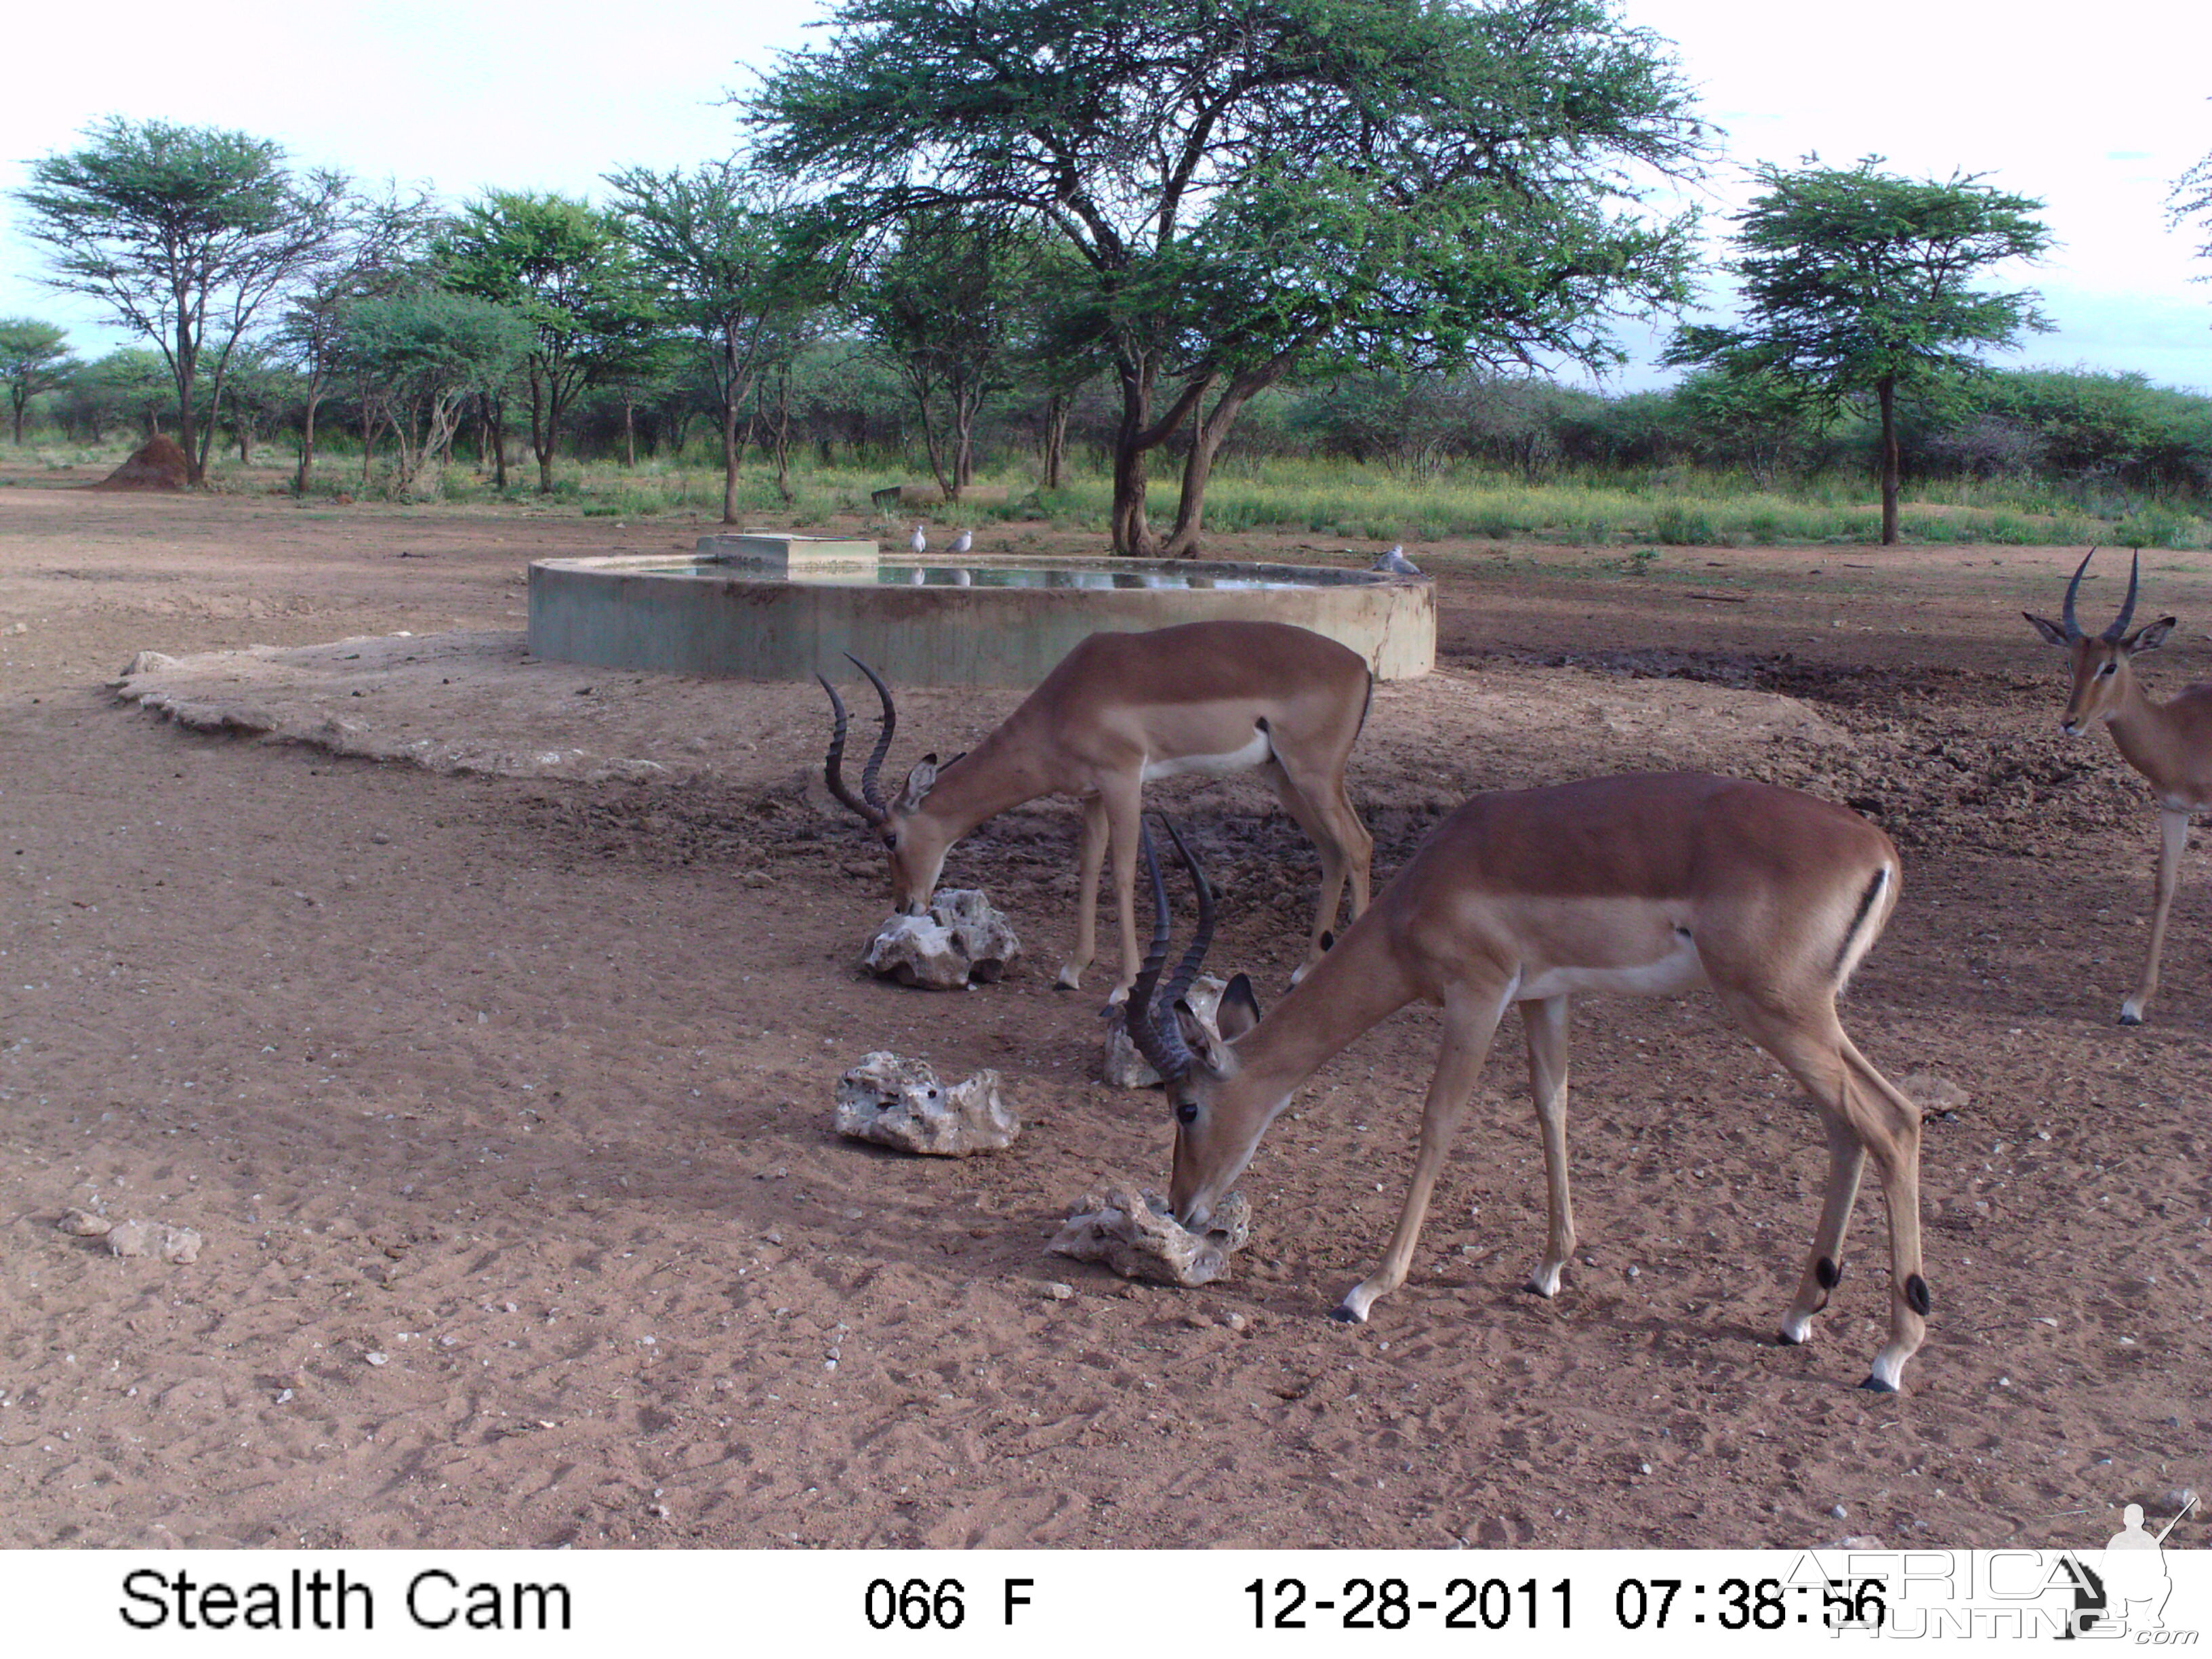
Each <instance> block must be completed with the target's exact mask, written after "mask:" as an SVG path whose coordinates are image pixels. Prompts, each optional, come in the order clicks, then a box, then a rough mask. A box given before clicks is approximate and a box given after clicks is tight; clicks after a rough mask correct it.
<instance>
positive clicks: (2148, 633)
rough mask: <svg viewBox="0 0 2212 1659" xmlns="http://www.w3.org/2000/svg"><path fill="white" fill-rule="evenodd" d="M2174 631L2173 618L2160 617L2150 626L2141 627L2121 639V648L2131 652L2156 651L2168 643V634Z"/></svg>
mask: <svg viewBox="0 0 2212 1659" xmlns="http://www.w3.org/2000/svg"><path fill="white" fill-rule="evenodd" d="M2172 632H2173V618H2172V617H2160V618H2159V619H2158V620H2157V621H2156V622H2154V623H2152V624H2151V625H2150V626H2149V627H2148V628H2139V629H2136V631H2135V632H2134V633H2133V634H2132V635H2130V636H2129V637H2128V638H2126V639H2124V640H2123V641H2120V649H2121V650H2123V651H2125V652H2128V653H2130V654H2134V653H2141V652H2144V651H2155V650H2157V649H2158V648H2159V647H2160V646H2161V645H2164V644H2165V643H2166V635H2168V634H2171V633H2172Z"/></svg>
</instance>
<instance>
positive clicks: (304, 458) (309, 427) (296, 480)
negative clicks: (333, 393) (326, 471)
mask: <svg viewBox="0 0 2212 1659" xmlns="http://www.w3.org/2000/svg"><path fill="white" fill-rule="evenodd" d="M322 401H323V382H322V376H321V375H319V374H315V375H311V376H309V377H308V380H307V414H306V416H305V417H304V418H303V419H302V420H301V422H300V467H299V471H296V472H295V473H294V474H293V475H292V493H293V494H294V495H306V494H307V485H308V483H309V482H310V481H311V480H312V479H313V477H314V475H315V410H316V408H317V406H318V405H319V404H321V402H322Z"/></svg>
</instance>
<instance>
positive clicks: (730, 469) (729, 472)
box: [722, 387, 738, 524]
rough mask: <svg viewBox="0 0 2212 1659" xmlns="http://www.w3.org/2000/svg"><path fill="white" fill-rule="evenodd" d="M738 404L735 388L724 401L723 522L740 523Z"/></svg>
mask: <svg viewBox="0 0 2212 1659" xmlns="http://www.w3.org/2000/svg"><path fill="white" fill-rule="evenodd" d="M737 521H738V402H737V392H736V389H735V388H734V387H733V388H732V390H731V393H730V395H729V396H728V397H727V398H724V399H723V401H722V522H723V523H724V524H735V523H736V522H737Z"/></svg>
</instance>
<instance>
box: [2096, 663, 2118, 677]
mask: <svg viewBox="0 0 2212 1659" xmlns="http://www.w3.org/2000/svg"><path fill="white" fill-rule="evenodd" d="M2115 666H2116V665H2114V664H2112V663H2106V665H2104V666H2103V667H2102V668H2100V669H2099V670H2098V671H2097V678H2099V679H2100V680H2101V679H2103V678H2105V677H2106V675H2108V674H2110V673H2111V672H2112V670H2113V668H2114V667H2115Z"/></svg>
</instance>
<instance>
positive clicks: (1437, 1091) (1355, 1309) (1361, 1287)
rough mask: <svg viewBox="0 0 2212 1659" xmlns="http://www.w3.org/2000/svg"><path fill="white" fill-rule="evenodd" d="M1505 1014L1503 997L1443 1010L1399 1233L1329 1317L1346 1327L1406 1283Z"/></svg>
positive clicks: (1449, 1005) (1450, 1003)
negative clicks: (1439, 1049) (1446, 1164)
mask: <svg viewBox="0 0 2212 1659" xmlns="http://www.w3.org/2000/svg"><path fill="white" fill-rule="evenodd" d="M1504 1012H1505V1000H1504V996H1503V995H1497V996H1494V997H1492V999H1491V1000H1489V1001H1488V1002H1487V1003H1486V1004H1483V1005H1481V1006H1471V1005H1470V1004H1468V1003H1466V1002H1463V1001H1462V1000H1459V999H1458V998H1454V999H1453V1000H1449V1001H1448V1002H1447V1003H1446V1004H1445V1006H1444V1041H1443V1051H1442V1052H1441V1053H1440V1054H1437V1071H1436V1075H1435V1076H1434V1077H1432V1078H1431V1079H1429V1098H1428V1102H1427V1103H1426V1104H1425V1106H1423V1107H1422V1109H1421V1150H1420V1152H1419V1154H1418V1155H1417V1156H1416V1157H1415V1158H1414V1160H1413V1182H1412V1184H1411V1185H1409V1186H1408V1187H1407V1189H1406V1204H1405V1207H1404V1208H1403V1209H1402V1210H1401V1211H1400V1212H1398V1229H1397V1231H1395V1233H1393V1234H1392V1235H1391V1236H1390V1248H1389V1250H1388V1251H1386V1252H1385V1253H1384V1255H1383V1265H1382V1266H1381V1267H1377V1268H1376V1270H1375V1271H1374V1272H1373V1273H1370V1274H1369V1275H1368V1276H1367V1277H1366V1278H1365V1279H1361V1280H1360V1281H1359V1283H1358V1284H1357V1285H1353V1286H1352V1288H1351V1289H1350V1290H1349V1291H1346V1292H1345V1293H1344V1300H1343V1301H1342V1302H1340V1303H1339V1304H1337V1305H1336V1307H1335V1308H1334V1310H1332V1311H1331V1312H1330V1315H1329V1317H1330V1318H1332V1319H1335V1320H1340V1321H1342V1322H1346V1323H1352V1322H1362V1321H1364V1320H1365V1319H1366V1317H1367V1310H1369V1309H1370V1308H1372V1307H1373V1306H1374V1305H1375V1304H1376V1302H1377V1301H1378V1300H1379V1299H1380V1298H1382V1297H1386V1296H1388V1295H1389V1294H1390V1292H1391V1291H1395V1290H1396V1289H1397V1288H1398V1287H1399V1286H1400V1285H1402V1284H1404V1283H1405V1282H1406V1273H1407V1269H1408V1268H1409V1267H1411V1266H1412V1264H1413V1246H1414V1244H1415V1243H1417V1242H1418V1241H1419V1238H1420V1236H1421V1222H1422V1220H1423V1219H1424V1218H1425V1217H1426V1216H1427V1214H1428V1212H1429V1196H1430V1194H1431V1193H1433V1192H1434V1191H1435V1190H1436V1184H1437V1176H1438V1175H1439V1174H1440V1173H1441V1172H1442V1171H1443V1166H1444V1156H1445V1154H1446V1153H1448V1152H1450V1150H1451V1139H1452V1132H1453V1131H1454V1130H1455V1129H1456V1128H1457V1127H1459V1121H1460V1118H1461V1116H1462V1115H1463V1114H1464V1113H1465V1112H1466V1110H1467V1103H1468V1100H1469V1099H1471V1098H1472V1097H1473V1096H1474V1085H1475V1082H1476V1079H1479V1078H1480V1077H1481V1075H1482V1065H1483V1061H1484V1060H1487V1059H1488V1058H1489V1057H1490V1041H1491V1038H1492V1036H1495V1035H1496V1034H1497V1031H1498V1019H1499V1018H1501V1017H1502V1016H1503V1015H1504Z"/></svg>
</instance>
